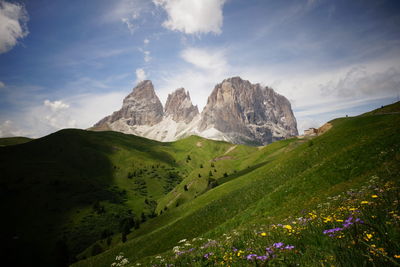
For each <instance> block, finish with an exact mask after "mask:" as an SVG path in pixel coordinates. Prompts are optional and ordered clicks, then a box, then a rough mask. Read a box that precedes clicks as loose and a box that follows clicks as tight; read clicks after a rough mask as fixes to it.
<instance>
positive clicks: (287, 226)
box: [283, 224, 292, 230]
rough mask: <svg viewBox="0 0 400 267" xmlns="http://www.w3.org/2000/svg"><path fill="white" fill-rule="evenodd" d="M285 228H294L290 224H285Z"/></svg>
mask: <svg viewBox="0 0 400 267" xmlns="http://www.w3.org/2000/svg"><path fill="white" fill-rule="evenodd" d="M283 228H285V229H288V230H292V226H290V225H289V224H287V225H285V226H283Z"/></svg>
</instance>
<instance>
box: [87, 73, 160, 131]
mask: <svg viewBox="0 0 400 267" xmlns="http://www.w3.org/2000/svg"><path fill="white" fill-rule="evenodd" d="M163 113H164V112H163V106H162V104H161V102H160V99H159V98H158V97H157V95H156V93H155V92H154V87H153V84H152V82H151V81H149V80H146V81H143V82H140V83H139V84H138V85H137V86H136V87H135V88H134V89H133V92H132V93H130V94H129V95H128V96H127V97H125V99H124V101H123V104H122V108H121V109H120V110H119V111H116V112H114V113H113V114H112V115H111V116H107V117H105V118H104V119H102V120H101V121H99V122H98V123H96V124H95V125H94V126H95V127H99V126H102V125H104V124H107V123H108V124H110V123H113V122H115V121H117V120H120V119H126V123H127V124H128V125H130V126H132V125H149V126H153V125H155V124H157V123H159V122H160V121H161V120H162V119H163Z"/></svg>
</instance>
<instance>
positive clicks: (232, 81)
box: [92, 77, 298, 145]
mask: <svg viewBox="0 0 400 267" xmlns="http://www.w3.org/2000/svg"><path fill="white" fill-rule="evenodd" d="M92 129H93V130H104V129H111V130H114V131H121V132H124V133H129V134H136V135H140V136H143V137H147V138H151V139H155V140H159V141H173V140H176V139H178V138H182V137H184V136H188V135H191V134H196V135H200V136H203V137H206V138H211V139H216V140H226V141H229V142H232V143H237V144H242V143H244V144H254V145H265V144H268V143H271V142H273V141H276V140H280V139H283V138H287V137H290V136H295V135H297V134H298V133H297V123H296V119H295V117H294V115H293V112H292V108H291V106H290V102H289V101H288V100H287V99H286V98H285V97H284V96H282V95H279V94H277V93H276V92H275V91H274V90H273V89H271V88H268V87H262V86H261V85H259V84H251V83H250V82H249V81H246V80H242V79H241V78H240V77H233V78H229V79H226V80H224V81H223V82H222V83H220V84H217V85H216V86H215V88H214V90H213V92H212V93H211V95H210V96H209V97H208V102H207V105H206V106H205V108H204V110H203V112H202V113H201V114H200V115H199V111H198V108H197V106H193V104H192V102H191V100H190V96H189V93H188V92H186V91H185V89H183V88H180V89H177V90H176V91H175V92H173V93H172V94H170V95H168V99H167V102H166V105H165V111H164V110H163V107H162V105H161V102H160V100H159V99H158V97H157V95H156V94H155V92H154V87H153V84H152V83H151V81H143V82H141V83H140V84H138V85H137V86H136V87H135V88H134V89H133V92H132V93H130V94H129V95H128V96H127V97H126V98H125V99H124V101H123V105H122V108H121V109H120V110H119V111H116V112H114V113H113V114H112V115H110V116H107V117H105V118H104V119H102V120H101V121H99V122H98V123H97V124H95V125H94V127H93V128H92Z"/></svg>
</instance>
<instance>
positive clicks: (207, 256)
mask: <svg viewBox="0 0 400 267" xmlns="http://www.w3.org/2000/svg"><path fill="white" fill-rule="evenodd" d="M211 255H214V253H212V252H210V253H206V254H204V256H203V257H204V258H206V259H208V258H209V257H210V256H211Z"/></svg>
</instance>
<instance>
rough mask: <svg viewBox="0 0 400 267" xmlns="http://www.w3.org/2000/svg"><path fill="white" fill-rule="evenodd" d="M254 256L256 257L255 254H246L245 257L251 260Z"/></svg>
mask: <svg viewBox="0 0 400 267" xmlns="http://www.w3.org/2000/svg"><path fill="white" fill-rule="evenodd" d="M256 257H257V254H249V255H247V257H246V259H247V260H249V261H251V260H253V259H254V258H256Z"/></svg>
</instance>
